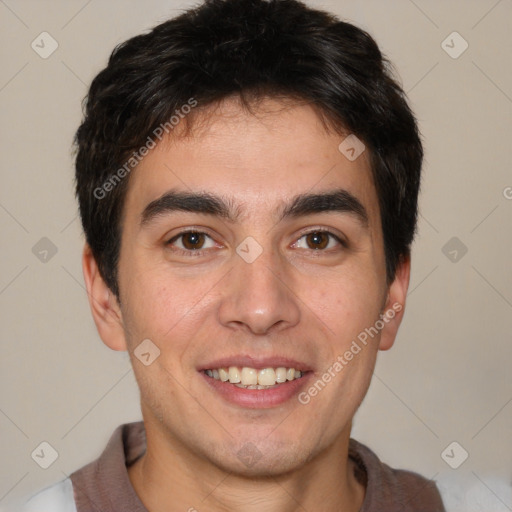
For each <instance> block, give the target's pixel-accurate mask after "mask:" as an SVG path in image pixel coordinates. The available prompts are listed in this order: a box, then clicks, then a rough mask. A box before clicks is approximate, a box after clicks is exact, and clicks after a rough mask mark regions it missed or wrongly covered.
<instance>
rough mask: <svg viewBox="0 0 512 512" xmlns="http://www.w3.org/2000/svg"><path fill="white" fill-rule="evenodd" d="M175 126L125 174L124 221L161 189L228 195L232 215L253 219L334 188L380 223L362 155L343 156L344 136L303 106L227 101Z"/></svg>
mask: <svg viewBox="0 0 512 512" xmlns="http://www.w3.org/2000/svg"><path fill="white" fill-rule="evenodd" d="M185 122H186V121H185ZM177 128H178V130H176V134H175V135H174V136H169V137H168V138H167V139H164V140H163V141H162V142H161V143H159V144H158V145H157V146H156V147H155V148H154V149H153V150H151V151H150V153H149V154H148V155H147V156H146V157H144V159H143V160H142V161H141V162H140V163H139V165H138V166H137V168H136V169H135V170H134V171H133V172H132V176H131V177H130V185H129V188H128V193H127V197H126V202H125V208H124V211H125V217H126V216H132V215H134V216H136V215H140V214H141V213H142V211H143V210H144V208H145V206H147V204H149V203H150V202H151V201H154V200H155V199H157V198H158V197H160V196H162V195H163V194H164V193H166V192H167V191H169V190H182V191H184V192H207V193H212V194H215V195H218V196H222V197H225V198H228V199H229V201H230V202H231V203H233V204H234V205H235V206H236V209H237V214H238V218H240V219H244V218H246V219H255V218H256V217H261V216H264V215H266V214H268V213H269V212H270V213H275V212H276V211H277V209H278V208H279V205H282V204H284V203H285V202H286V200H287V199H289V198H291V197H293V196H296V195H299V194H305V193H310V194H311V193H321V192H326V191H329V190H334V189H340V188H342V189H345V190H347V191H348V192H350V193H351V194H353V195H354V196H355V197H357V198H358V199H359V201H360V202H361V203H362V204H363V205H364V207H365V208H366V210H367V211H368V217H369V220H370V224H374V223H375V224H377V223H376V221H377V220H378V218H380V216H379V211H378V199H377V195H376V191H375V187H374V185H373V180H372V177H371V171H370V164H369V161H370V158H369V155H368V154H367V151H363V153H362V154H361V155H360V156H359V157H358V158H356V159H355V160H353V161H352V160H351V159H349V158H347V156H346V153H344V152H342V151H340V144H341V143H342V142H343V141H344V140H345V139H346V137H347V136H348V135H349V134H348V133H345V134H343V135H340V134H337V133H334V132H332V131H328V130H327V129H326V127H325V125H324V124H323V123H322V121H321V120H320V118H319V116H318V114H317V113H316V111H315V110H314V109H313V108H312V107H310V106H305V105H290V104H289V103H283V102H279V101H277V100H271V99H269V100H265V101H264V102H262V103H261V104H259V105H258V107H257V109H256V110H254V109H252V111H251V112H249V111H247V109H245V108H244V107H242V106H241V105H240V104H239V102H238V101H236V100H228V101H225V102H223V103H221V104H218V105H216V106H215V107H214V108H211V109H209V110H208V111H207V112H205V113H199V114H195V115H194V119H193V125H192V127H191V130H190V133H188V134H187V135H186V136H184V135H182V133H181V132H182V130H180V127H179V126H178V127H177ZM171 135H173V134H172V133H171ZM343 147H344V146H342V149H343ZM348 155H349V156H350V153H348Z"/></svg>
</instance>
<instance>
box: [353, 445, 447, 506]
mask: <svg viewBox="0 0 512 512" xmlns="http://www.w3.org/2000/svg"><path fill="white" fill-rule="evenodd" d="M349 455H350V458H351V459H352V460H353V461H354V462H355V463H356V464H357V465H358V467H359V469H360V473H361V474H364V476H365V480H366V481H365V482H364V483H365V485H366V496H365V500H364V506H363V508H362V512H373V511H375V510H378V511H380V512H387V511H391V510H397V509H398V507H403V506H406V507H407V510H408V511H410V512H426V511H428V512H445V508H444V506H443V502H442V499H441V495H440V493H439V490H438V488H437V486H436V484H435V482H434V481H432V480H428V479H427V478H425V477H423V476H421V475H419V474H418V473H415V472H413V471H406V470H403V469H393V468H391V467H390V466H388V465H387V464H384V463H383V462H381V461H380V459H379V458H378V457H377V455H376V454H375V453H374V452H373V451H372V450H370V448H368V447H367V446H365V445H363V444H362V443H359V442H358V441H356V440H354V439H351V440H350V449H349Z"/></svg>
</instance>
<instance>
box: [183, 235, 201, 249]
mask: <svg viewBox="0 0 512 512" xmlns="http://www.w3.org/2000/svg"><path fill="white" fill-rule="evenodd" d="M181 238H182V244H183V247H184V248H185V249H188V250H194V249H201V248H202V247H203V245H204V241H205V234H204V233H194V232H190V233H184V234H183V235H181Z"/></svg>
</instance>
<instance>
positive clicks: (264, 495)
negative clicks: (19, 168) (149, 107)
mask: <svg viewBox="0 0 512 512" xmlns="http://www.w3.org/2000/svg"><path fill="white" fill-rule="evenodd" d="M283 106H284V105H283V104H282V103H278V102H277V101H276V100H270V99H268V100H265V101H264V102H263V103H262V104H261V105H260V106H259V107H258V111H257V112H256V115H255V114H254V113H248V112H246V111H245V110H244V109H243V108H242V107H241V106H240V105H239V104H238V102H237V101H236V100H227V101H225V102H223V103H222V104H220V105H219V106H218V107H217V108H216V109H215V110H214V114H213V115H211V116H209V117H206V116H203V118H204V119H203V121H204V122H201V123H199V124H197V127H196V128H195V129H193V131H192V134H191V135H190V136H187V137H176V136H175V137H174V138H173V139H169V140H168V141H166V142H165V143H161V144H159V145H158V146H157V147H156V148H154V149H153V150H152V151H151V152H150V153H149V154H148V155H147V156H146V157H145V158H144V160H143V161H142V162H141V163H140V164H139V166H138V168H137V169H136V170H135V171H133V173H132V175H131V176H130V186H129V190H128V194H127V197H126V203H125V208H124V216H123V224H122V243H121V256H120V262H119V287H120V300H119V301H118V300H117V299H116V297H115V296H114V295H113V294H112V293H111V292H110V290H109V289H108V287H107V286H106V285H105V282H104V281H103V279H102V277H101V275H100V274H99V272H98V268H97V265H96V262H95V260H94V258H93V257H92V255H91V252H90V250H89V248H88V247H87V246H86V247H85V250H84V257H83V268H84V276H85V281H86V285H87V290H88V295H89V300H90V304H91V309H92V312H93V316H94V320H95V322H96V325H97V328H98V331H99V334H100V336H101V338H102V340H103V341H104V343H105V344H106V345H107V346H109V347H110V348H112V349H114V350H128V351H129V352H130V355H131V359H132V364H133V368H134V372H135V376H136V378H137V381H138V384H139V387H140V394H141V407H142V414H143V419H144V422H145V427H146V432H147V440H148V445H147V451H146V454H145V455H144V456H143V457H141V458H140V459H139V460H138V461H137V462H136V463H135V464H134V465H132V466H131V467H130V468H128V473H129V477H130V480H131V482H132V484H133V486H134V488H135V491H136V492H137V494H138V495H139V496H140V498H141V500H142V501H143V503H144V504H145V506H146V507H147V508H148V510H149V511H151V512H160V511H167V512H169V511H171V512H173V511H184V510H194V509H196V510H198V511H201V512H203V511H235V510H237V511H239V510H244V511H249V512H250V511H253V510H258V511H261V510H266V511H269V512H278V511H279V512H288V511H290V512H291V511H295V510H322V511H326V512H330V511H340V510H343V511H346V512H356V511H357V510H359V509H360V507H361V505H362V503H363V500H364V492H365V489H364V487H363V486H362V485H361V484H359V483H358V482H357V480H356V479H355V477H354V468H353V463H352V461H351V460H350V459H349V458H348V443H349V437H350V430H351V423H352V418H353V416H354V414H355V412H356V410H357V408H358V406H359V405H360V403H361V401H362V400H363V398H364V396H365V394H366V392H367V390H368V386H369V383H370V379H371V375H372V372H373V369H374V365H375V361H376V356H377V352H378V350H379V349H381V350H387V349H389V348H390V347H391V346H392V344H393V342H394V339H395V336H396V333H397V330H398V327H399V325H400V322H401V319H402V316H403V312H404V309H402V310H401V311H400V312H398V313H397V314H396V315H395V317H394V318H393V319H392V320H390V321H389V322H388V323H386V324H385V326H384V328H383V329H382V330H381V331H380V332H379V335H378V336H375V337H374V338H373V339H372V340H371V341H370V342H369V343H368V345H367V346H366V347H364V348H363V349H362V350H361V352H360V353H358V354H357V355H356V356H354V358H353V359H352V361H350V362H349V364H347V365H346V366H345V367H344V368H343V370H342V371H340V372H339V373H337V374H336V377H335V378H333V379H332V381H331V382H329V383H328V384H327V385H326V386H325V387H324V388H323V389H322V391H321V392H319V393H318V394H317V396H315V397H314V398H312V399H311V401H310V402H309V403H308V404H306V405H303V404H301V403H300V402H299V401H298V400H297V397H296V396H295V397H293V398H291V399H289V400H287V401H286V402H285V403H284V404H281V405H279V406H275V407H267V408H257V409H250V408H247V407H242V406H239V405H234V404H232V403H229V402H227V401H226V400H225V399H224V398H222V397H221V396H220V395H219V394H218V393H216V392H214V391H212V389H211V388H210V387H209V386H207V385H206V384H205V379H204V377H203V376H202V375H201V374H200V373H199V372H198V367H199V366H200V365H201V364H205V363H206V362H208V361H210V362H211V361H213V360H214V359H218V358H221V357H228V356H235V355H241V354H243V355H249V356H253V357H258V356H265V357H266V356H268V357H271V356H283V357H289V358H292V359H295V360H298V361H303V362H307V363H308V364H309V365H310V367H311V370H312V372H311V373H310V374H309V379H310V380H309V382H310V383H313V382H315V381H316V380H317V379H318V378H320V377H321V376H322V374H323V373H324V372H325V370H326V369H327V368H328V367H330V366H332V364H333V363H334V362H335V361H336V358H337V357H338V356H339V355H342V354H344V353H345V351H346V350H348V349H349V347H350V345H351V343H352V341H353V340H354V339H356V337H357V335H358V334H359V333H360V332H362V331H363V330H364V329H365V328H368V327H370V326H373V325H374V324H375V322H376V321H377V320H378V319H379V315H380V314H381V313H384V312H385V311H387V310H389V309H391V308H392V305H393V304H396V303H399V304H401V305H402V307H404V306H405V297H406V293H407V288H408V285H409V273H410V261H409V260H408V259H405V260H404V261H403V262H402V263H401V264H400V266H399V267H398V269H397V273H396V277H395V279H394V281H393V282H392V283H391V285H389V286H388V285H387V283H386V274H385V258H384V246H383V238H382V229H381V220H380V214H379V209H378V199H377V195H376V191H375V187H374V185H373V182H372V179H371V173H370V168H369V159H368V155H367V151H365V152H364V153H363V154H362V155H361V156H360V157H359V158H357V159H356V160H355V161H353V162H351V161H349V160H348V159H347V158H346V157H345V156H344V155H343V154H342V153H341V152H340V151H339V150H338V146H339V144H340V143H341V141H342V140H343V139H344V137H345V136H340V135H339V134H335V133H333V132H331V131H328V130H326V128H325V126H324V125H322V123H321V122H320V120H319V118H318V115H317V114H316V113H315V111H314V110H313V109H312V108H311V107H309V106H305V105H294V106H290V105H287V106H286V108H283ZM340 188H341V189H344V190H347V191H349V192H350V193H351V194H352V195H354V196H355V197H356V198H357V199H358V200H359V201H360V202H361V203H362V205H363V206H364V207H365V209H366V211H367V214H368V225H367V226H365V225H363V223H361V222H360V221H359V219H358V218H357V216H356V215H354V214H353V213H347V212H322V213H314V214H310V215H306V216H303V217H299V218H287V219H285V220H282V221H279V215H278V213H279V212H280V211H282V208H283V204H287V203H289V202H290V201H291V199H292V198H293V197H295V196H296V195H298V194H304V193H324V192H329V191H332V190H337V189H340ZM169 190H174V191H183V192H205V191H207V192H209V193H212V194H215V195H219V196H222V197H225V198H230V200H231V201H232V203H233V205H235V207H236V208H238V210H239V211H240V217H239V218H238V219H237V221H236V222H231V221H229V220H227V219H223V218H218V217H216V216H214V215H207V214H198V213H194V212H168V213H165V214H162V215H159V216H157V217H156V218H155V219H153V220H152V221H150V222H148V223H147V224H145V225H143V226H141V215H142V212H143V211H144V209H145V208H146V206H147V205H148V204H149V203H150V202H152V201H154V200H155V199H157V198H159V197H160V196H162V194H164V193H166V192H168V191H169ZM190 228H195V229H196V230H198V231H202V232H205V233H206V234H207V235H208V236H209V237H211V238H208V237H206V239H205V242H204V243H205V247H206V249H203V251H204V252H203V253H202V254H200V255H199V256H197V255H194V254H192V255H190V253H191V252H193V249H190V243H189V244H188V245H185V242H186V241H190V240H189V239H187V240H185V239H184V238H183V237H182V238H179V239H177V240H176V239H175V238H174V237H176V236H177V235H179V234H180V233H181V232H182V231H186V230H187V229H190ZM318 229H322V230H328V231H329V232H331V233H333V234H334V235H336V236H339V237H340V238H341V237H342V238H343V240H345V241H346V242H347V244H348V246H347V247H343V246H342V245H341V244H340V243H338V242H337V241H336V240H335V239H334V238H330V237H329V236H326V239H324V238H322V237H321V240H324V241H325V240H327V242H328V246H327V247H326V248H321V249H315V247H316V246H315V245H311V240H310V238H308V237H307V236H304V231H307V232H311V231H312V232H315V230H316V231H318ZM248 236H251V237H253V238H254V239H255V240H256V241H257V242H258V244H259V245H260V246H261V248H262V249H263V252H262V254H261V255H260V256H259V257H258V258H257V259H256V260H255V261H254V262H252V263H247V262H246V261H244V259H242V258H241V257H240V256H239V255H238V254H237V253H236V248H237V246H238V245H239V244H240V243H241V242H242V241H243V240H244V239H245V238H246V237H248ZM171 239H173V240H174V241H173V242H171V243H168V242H169V240H171ZM180 249H181V250H182V251H183V250H188V255H185V254H182V253H180V252H179V250H180ZM147 338H149V339H151V340H152V342H153V343H154V344H155V345H156V346H158V348H159V349H160V356H159V357H158V358H157V359H156V360H155V361H154V362H153V363H152V364H150V365H149V366H144V365H143V364H141V363H140V361H138V360H137V359H136V358H135V357H134V354H133V351H134V350H135V348H136V347H137V346H138V345H139V344H140V343H141V341H142V340H144V339H147ZM247 443H252V445H254V446H256V447H257V449H258V451H259V454H260V455H261V457H260V459H259V460H258V461H257V463H255V464H254V465H252V466H250V467H248V466H247V465H246V464H244V463H243V461H242V460H241V459H240V458H239V457H238V456H237V452H238V451H239V450H240V449H242V448H243V447H244V446H246V444H247ZM319 504H320V505H319ZM301 507H303V508H301Z"/></svg>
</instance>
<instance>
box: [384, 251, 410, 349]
mask: <svg viewBox="0 0 512 512" xmlns="http://www.w3.org/2000/svg"><path fill="white" fill-rule="evenodd" d="M410 276H411V258H410V256H407V257H404V258H402V259H401V260H400V263H399V264H398V267H397V269H396V274H395V279H394V281H393V282H392V283H391V284H390V285H389V290H388V297H387V299H386V304H385V305H384V309H383V310H382V315H384V318H383V320H384V327H383V329H382V331H381V337H380V343H379V350H389V349H390V348H391V347H392V346H393V343H394V342H395V338H396V335H397V333H398V328H399V327H400V324H401V323H402V318H403V317H404V311H405V299H406V297H407V290H408V288H409V278H410Z"/></svg>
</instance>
